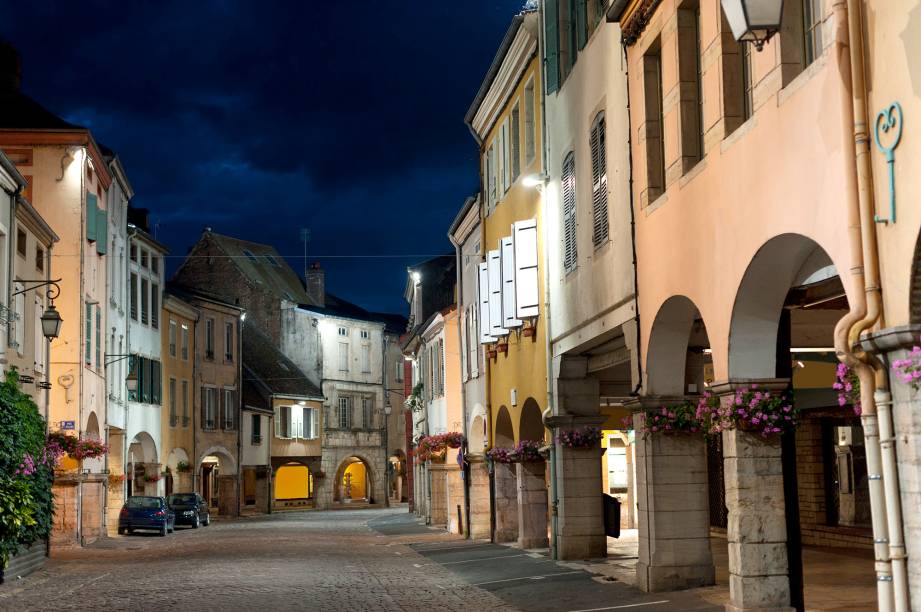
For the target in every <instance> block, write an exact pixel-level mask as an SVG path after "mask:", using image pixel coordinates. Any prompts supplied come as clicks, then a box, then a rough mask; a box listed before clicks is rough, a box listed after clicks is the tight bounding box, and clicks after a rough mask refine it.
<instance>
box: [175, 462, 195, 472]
mask: <svg viewBox="0 0 921 612" xmlns="http://www.w3.org/2000/svg"><path fill="white" fill-rule="evenodd" d="M176 471H177V472H191V471H192V467H191V466H190V465H189V462H188V461H180V462H178V463H177V464H176Z"/></svg>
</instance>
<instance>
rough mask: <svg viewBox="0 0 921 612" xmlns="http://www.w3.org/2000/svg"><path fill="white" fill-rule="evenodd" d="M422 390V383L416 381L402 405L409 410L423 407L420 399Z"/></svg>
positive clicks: (418, 409) (417, 409)
mask: <svg viewBox="0 0 921 612" xmlns="http://www.w3.org/2000/svg"><path fill="white" fill-rule="evenodd" d="M422 391H423V387H422V383H417V384H416V386H415V387H413V390H412V393H410V394H409V397H407V398H406V400H404V401H403V406H404V407H405V408H406V409H407V410H409V411H411V412H420V411H421V410H422V409H423V408H424V407H425V402H423V401H422Z"/></svg>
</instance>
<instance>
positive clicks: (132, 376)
mask: <svg viewBox="0 0 921 612" xmlns="http://www.w3.org/2000/svg"><path fill="white" fill-rule="evenodd" d="M125 388H126V389H128V393H137V390H138V375H137V372H135V371H134V368H131V370H130V371H129V372H128V376H126V377H125Z"/></svg>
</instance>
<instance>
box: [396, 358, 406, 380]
mask: <svg viewBox="0 0 921 612" xmlns="http://www.w3.org/2000/svg"><path fill="white" fill-rule="evenodd" d="M394 366H396V367H395V368H394V369H395V370H396V372H395V376H394V378H395V379H396V381H397V382H403V367H404V366H403V360H402V359H398V360H397V362H396V363H395V364H394Z"/></svg>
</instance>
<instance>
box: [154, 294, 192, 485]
mask: <svg viewBox="0 0 921 612" xmlns="http://www.w3.org/2000/svg"><path fill="white" fill-rule="evenodd" d="M196 319H197V314H196V312H195V311H194V310H193V309H192V308H191V307H190V306H188V305H185V304H183V303H182V302H179V301H178V300H176V298H171V297H169V296H165V297H164V308H163V314H162V316H161V323H162V324H161V326H160V327H161V329H160V336H161V343H162V349H161V357H162V363H163V409H162V410H161V411H160V429H161V431H162V437H161V443H160V446H159V451H160V463H162V464H163V465H168V464H169V463H170V454H171V453H172V452H173V450H174V449H178V450H177V451H176V452H177V454H179V453H180V452H181V453H183V454H185V455H186V457H187V458H186V459H183V460H184V461H186V462H188V463H189V466H190V467H194V465H193V464H192V462H193V460H194V456H195V444H194V442H195V441H194V431H195V422H196V420H197V419H196V416H195V395H194V394H195V386H194V383H195V380H194V374H195V361H194V360H195V348H196V344H195V340H196V338H195V325H196ZM170 321H175V322H176V354H175V356H173V355H172V354H171V353H170V348H169V327H170V325H169V323H170ZM183 325H185V326H187V327H188V329H189V355H188V358H187V359H183V358H182V326H183ZM171 378H172V379H175V380H176V398H175V400H173V397H172V394H171V391H170V384H169V381H170V379H171ZM183 381H186V382H187V383H188V384H187V397H186V398H185V402H187V406H188V413H187V414H186V411H185V410H184V405H183V397H182V383H183ZM173 401H175V405H176V416H177V421H176V423H175V424H173V423H171V422H170V405H171V402H173ZM185 417H188V420H186V419H185ZM174 457H175V455H174ZM176 461H177V462H178V459H176ZM171 467H175V466H171ZM174 476H175V470H174ZM177 490H179V489H177Z"/></svg>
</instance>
